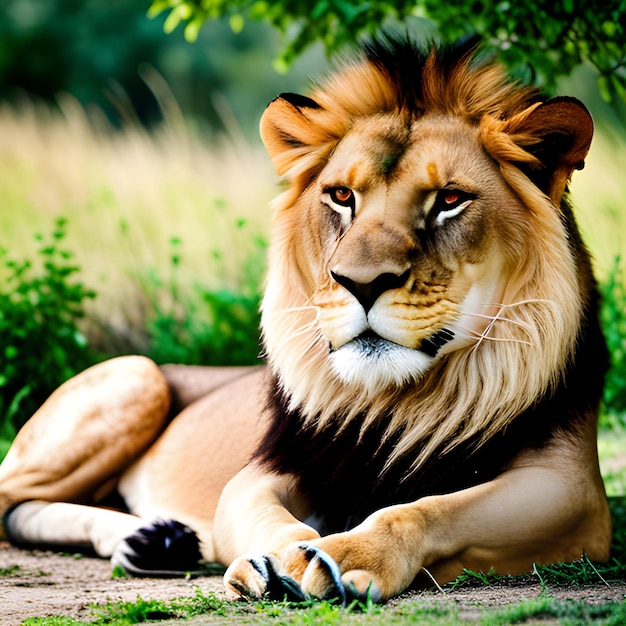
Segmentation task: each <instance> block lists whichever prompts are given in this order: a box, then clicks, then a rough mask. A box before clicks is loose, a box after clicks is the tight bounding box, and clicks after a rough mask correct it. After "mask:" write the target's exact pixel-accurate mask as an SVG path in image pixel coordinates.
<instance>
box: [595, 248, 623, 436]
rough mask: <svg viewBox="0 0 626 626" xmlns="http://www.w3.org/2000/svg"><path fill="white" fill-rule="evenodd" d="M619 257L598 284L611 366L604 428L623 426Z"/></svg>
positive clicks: (621, 301) (605, 398)
mask: <svg viewBox="0 0 626 626" xmlns="http://www.w3.org/2000/svg"><path fill="white" fill-rule="evenodd" d="M621 261H622V260H621V258H620V257H617V258H616V259H615V265H614V267H613V270H612V271H611V272H610V274H609V277H608V279H607V280H606V281H605V282H604V283H603V284H602V285H600V290H601V292H602V309H601V312H600V315H601V320H602V326H603V329H604V335H605V337H606V341H607V344H608V347H609V352H610V354H611V367H610V369H609V372H608V374H607V377H606V384H605V388H604V408H605V414H604V415H603V417H602V420H603V425H605V426H616V425H620V426H624V427H626V276H624V272H623V267H622V262H621Z"/></svg>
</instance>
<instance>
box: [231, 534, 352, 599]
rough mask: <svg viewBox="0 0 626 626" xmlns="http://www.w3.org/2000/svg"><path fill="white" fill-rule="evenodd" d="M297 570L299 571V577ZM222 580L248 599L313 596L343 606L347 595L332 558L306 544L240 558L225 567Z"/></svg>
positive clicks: (308, 597)
mask: <svg viewBox="0 0 626 626" xmlns="http://www.w3.org/2000/svg"><path fill="white" fill-rule="evenodd" d="M296 572H302V573H301V576H297V574H296ZM298 578H299V579H300V580H298ZM224 581H225V583H226V586H227V587H230V589H231V590H233V591H235V592H236V593H237V594H238V595H240V596H242V597H244V598H247V599H259V598H265V599H268V600H285V599H286V600H289V601H292V602H303V601H304V600H307V599H310V598H316V599H319V600H338V601H339V602H341V604H342V605H345V604H346V600H347V595H348V594H347V593H346V589H345V588H344V585H343V583H342V582H341V572H340V571H339V567H338V565H337V564H336V563H335V561H334V560H333V559H332V558H331V557H330V556H329V555H328V554H326V553H325V552H323V551H322V550H320V549H319V548H316V547H315V546H311V545H308V544H300V545H297V546H292V547H290V548H288V549H287V550H285V551H282V552H281V553H280V554H279V555H275V554H271V555H264V556H261V557H251V556H247V557H241V558H240V559H237V560H236V561H235V562H234V563H233V564H232V565H231V566H230V567H229V568H228V570H227V571H226V574H225V577H224Z"/></svg>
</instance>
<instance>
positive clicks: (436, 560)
mask: <svg viewBox="0 0 626 626" xmlns="http://www.w3.org/2000/svg"><path fill="white" fill-rule="evenodd" d="M587 454H593V453H592V452H591V451H590V450H588V451H586V452H585V451H581V449H579V448H576V446H571V445H569V444H568V443H565V442H561V443H559V445H556V446H555V447H552V448H550V449H549V450H547V449H544V450H541V451H539V452H534V453H532V454H527V455H525V456H524V457H523V458H520V459H518V461H517V464H516V466H514V467H513V468H512V469H510V470H509V471H507V472H505V473H504V474H502V475H501V476H499V477H498V478H496V479H495V480H493V481H491V482H488V483H484V484H481V485H478V486H475V487H471V488H469V489H465V490H463V491H459V492H456V493H451V494H446V495H441V496H432V497H428V498H423V499H421V500H418V501H417V502H414V503H410V504H402V505H396V506H391V507H388V508H385V509H382V510H380V511H378V512H376V513H374V514H372V515H371V516H370V517H369V518H367V519H366V520H365V521H364V522H363V523H362V524H360V525H359V526H357V527H356V528H354V529H353V530H351V531H349V532H345V533H338V534H334V535H328V536H326V537H322V538H319V539H313V540H312V541H306V540H303V539H305V538H304V537H302V538H300V537H296V539H297V543H294V544H292V545H290V546H288V547H286V548H281V546H282V545H284V539H285V538H289V537H291V536H292V533H293V529H294V528H295V526H294V524H293V521H296V520H293V521H292V522H288V523H284V522H283V521H282V518H284V516H285V511H284V510H281V503H284V502H287V501H288V500H287V499H285V497H284V494H281V493H275V494H274V495H272V496H271V497H270V498H268V497H267V494H266V495H265V496H264V501H263V502H262V503H259V502H255V501H254V499H253V498H251V499H250V502H251V504H252V506H253V507H254V509H255V510H258V509H259V508H261V510H263V511H264V513H265V516H264V517H263V523H262V524H258V523H257V520H258V517H257V516H255V514H254V510H253V509H252V508H248V507H247V506H245V503H243V502H241V501H240V502H239V505H240V506H239V511H238V512H237V515H236V516H233V515H231V516H230V523H231V524H232V525H233V530H232V533H233V534H234V535H235V536H236V537H243V538H244V539H245V538H253V541H250V545H249V549H253V550H254V551H259V550H261V552H263V551H265V553H266V554H265V555H262V554H259V553H257V555H253V556H250V555H244V556H242V557H240V558H238V559H236V560H235V561H234V562H233V564H232V565H231V566H230V568H229V569H228V571H227V572H226V576H225V582H226V584H227V586H229V587H230V588H231V589H233V590H235V591H236V592H238V593H240V594H241V595H243V596H247V597H259V596H261V595H263V594H264V593H266V592H268V591H271V589H272V587H274V588H276V587H278V588H279V589H280V583H281V581H284V580H288V579H294V580H295V581H297V583H298V584H299V585H300V587H301V589H302V591H303V593H304V594H311V595H314V596H316V597H320V598H322V597H327V596H329V595H334V596H341V595H342V594H343V595H344V596H345V594H346V590H348V591H352V592H353V593H354V592H356V594H357V595H361V596H366V595H368V594H369V597H371V598H372V599H373V600H375V601H376V600H383V599H387V598H390V597H392V596H394V595H396V594H398V593H400V592H401V591H403V590H404V589H406V588H407V587H408V586H409V585H410V584H411V582H412V581H413V580H414V579H415V577H416V576H417V575H418V574H419V573H420V571H421V570H422V568H424V567H426V568H428V569H429V570H430V571H431V572H432V573H433V574H434V575H435V576H436V577H437V578H438V579H439V580H440V582H442V581H443V582H445V581H447V580H450V579H452V578H454V577H456V576H457V575H459V574H460V573H461V572H462V570H463V568H464V567H465V568H470V569H474V570H477V571H480V570H483V571H489V570H490V569H491V568H492V567H493V568H495V569H496V571H498V572H499V573H503V574H504V573H512V574H515V573H522V572H526V571H530V569H531V568H532V564H533V563H534V562H540V563H554V562H558V561H571V560H574V559H578V558H580V557H581V556H582V554H583V553H586V554H587V555H588V556H589V557H590V558H592V559H597V560H604V559H606V558H608V550H609V546H610V538H611V527H610V518H609V515H608V508H607V505H606V499H605V497H604V490H603V487H602V483H601V479H600V476H599V473H597V475H596V474H593V475H592V473H590V472H589V471H588V469H587V468H588V467H593V459H592V458H581V457H585V456H586V455H587ZM269 479H270V477H267V478H266V481H267V480H269ZM258 483H259V485H260V487H259V489H258V490H257V492H256V493H259V494H261V493H262V489H263V481H262V480H260V478H259V480H258ZM276 485H279V483H278V482H276ZM227 491H228V490H227ZM227 491H226V492H225V495H226V493H227ZM253 493H254V489H253V487H250V494H249V495H253ZM228 508H229V507H225V510H227V509H228ZM272 509H274V511H273V510H272ZM264 542H265V546H266V548H265V550H263V549H262V548H261V546H262V545H263V543H264ZM246 548H247V547H246V546H245V545H238V546H237V551H245V550H246ZM261 565H264V567H262V566H261ZM285 576H286V577H288V578H285ZM278 595H280V591H279V594H278Z"/></svg>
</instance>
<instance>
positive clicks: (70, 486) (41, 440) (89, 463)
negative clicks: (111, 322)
mask: <svg viewBox="0 0 626 626" xmlns="http://www.w3.org/2000/svg"><path fill="white" fill-rule="evenodd" d="M168 407H169V390H168V386H167V383H166V381H165V378H164V377H163V376H162V375H161V373H160V372H159V369H158V368H157V366H156V365H155V364H154V363H153V362H152V361H150V360H148V359H146V358H144V357H121V358H117V359H112V360H109V361H106V362H104V363H101V364H99V365H96V366H94V367H91V368H89V369H87V370H85V371H84V372H82V373H81V374H79V375H77V376H76V377H74V378H72V379H71V380H69V381H67V382H66V383H64V384H63V385H61V387H59V389H57V390H56V391H55V392H54V393H53V394H52V395H51V396H50V398H49V399H48V400H47V401H46V402H45V403H44V404H43V406H42V407H41V408H40V409H39V410H38V411H37V413H35V415H34V416H33V417H32V418H31V419H30V420H29V421H28V422H27V423H26V424H25V425H24V427H23V428H22V429H21V430H20V432H19V433H18V435H17V437H16V439H15V441H14V442H13V445H12V446H11V449H10V450H9V452H8V454H7V456H6V458H5V459H4V461H3V463H2V465H1V466H0V515H4V513H5V512H6V511H7V510H8V509H9V508H10V507H12V506H15V505H19V503H20V502H25V501H27V500H42V501H48V502H94V501H97V500H98V499H99V498H100V497H101V496H103V495H105V494H106V492H107V491H110V490H111V489H112V488H113V487H114V486H115V482H116V480H117V476H118V475H119V474H120V473H121V472H122V471H123V470H124V469H125V468H126V467H127V466H128V465H129V464H130V463H132V462H133V461H134V460H135V459H136V458H137V457H138V456H139V455H140V454H141V453H142V452H143V451H144V450H145V449H146V448H147V447H148V446H149V445H150V443H151V442H152V441H153V440H154V438H155V437H156V436H157V434H158V433H159V431H160V430H161V429H162V428H163V424H164V422H165V419H166V417H167V412H168ZM18 508H19V507H18ZM15 512H16V511H14V513H15ZM10 514H11V515H12V513H10ZM25 538H26V537H25ZM27 539H28V541H30V542H32V543H37V536H36V534H35V535H28V537H27Z"/></svg>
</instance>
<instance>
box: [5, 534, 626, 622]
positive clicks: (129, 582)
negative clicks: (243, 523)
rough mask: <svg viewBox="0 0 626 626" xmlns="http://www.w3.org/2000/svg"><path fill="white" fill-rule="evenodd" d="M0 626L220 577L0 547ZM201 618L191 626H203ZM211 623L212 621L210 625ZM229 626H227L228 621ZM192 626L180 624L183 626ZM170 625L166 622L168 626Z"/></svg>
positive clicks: (596, 594)
mask: <svg viewBox="0 0 626 626" xmlns="http://www.w3.org/2000/svg"><path fill="white" fill-rule="evenodd" d="M0 570H2V575H1V576H0V624H1V625H2V626H18V625H19V624H21V623H22V621H23V620H24V619H26V618H27V617H47V616H59V615H63V616H71V617H75V618H81V619H88V618H89V617H90V615H91V610H90V605H92V604H105V603H106V602H109V601H120V600H125V601H135V600H136V599H137V597H138V596H140V597H141V598H143V599H144V600H167V599H172V598H177V597H181V596H192V595H194V594H195V592H196V589H198V588H199V589H200V590H201V591H202V592H204V593H206V592H208V591H214V592H216V593H223V587H222V581H221V577H204V578H195V579H192V580H183V579H137V578H135V579H129V578H121V579H113V578H111V569H110V566H109V563H108V561H106V560H103V559H97V558H90V557H85V556H83V557H80V558H78V557H77V556H72V555H69V556H68V555H65V556H62V555H60V554H55V553H52V552H44V551H40V550H35V551H27V550H18V549H16V548H14V547H12V546H10V545H9V544H8V543H1V542H0ZM549 593H550V594H551V595H553V596H554V597H556V598H559V599H561V598H570V599H574V600H579V601H583V602H586V603H603V602H606V601H616V602H623V601H624V600H625V598H626V582H618V583H611V584H610V586H606V585H593V586H587V587H572V586H568V587H563V588H559V587H554V588H550V589H549ZM540 594H541V586H540V584H539V582H538V581H535V580H529V581H527V582H524V583H521V584H520V583H516V584H506V585H496V586H490V587H483V586H477V587H466V588H461V589H457V590H454V591H448V590H447V591H446V592H445V594H443V593H442V592H440V591H437V590H432V591H416V592H410V593H409V594H405V596H404V597H403V599H401V600H399V601H400V602H403V601H406V600H407V599H409V600H416V599H424V600H429V601H431V602H432V601H439V600H441V601H442V602H445V603H450V602H452V603H454V604H455V605H456V606H458V607H459V610H460V616H462V617H469V618H471V616H472V614H474V615H478V613H477V611H478V610H479V609H480V608H484V607H494V606H498V607H499V606H506V605H509V604H515V603H518V602H520V601H522V600H525V599H529V598H536V597H538V596H539V595H540ZM206 621H207V620H204V621H203V620H202V619H201V618H200V619H198V618H196V619H194V620H192V622H193V623H194V624H202V623H206ZM211 621H213V620H211ZM229 621H232V620H229ZM192 622H186V623H188V624H190V623H192ZM168 623H169V624H172V622H171V621H169V622H168Z"/></svg>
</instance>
